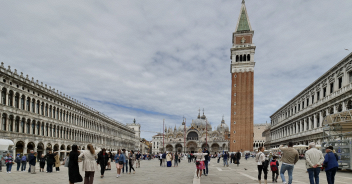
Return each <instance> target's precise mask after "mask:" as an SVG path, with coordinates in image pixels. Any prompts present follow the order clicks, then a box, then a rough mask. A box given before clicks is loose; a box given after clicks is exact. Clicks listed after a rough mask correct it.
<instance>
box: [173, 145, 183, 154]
mask: <svg viewBox="0 0 352 184" xmlns="http://www.w3.org/2000/svg"><path fill="white" fill-rule="evenodd" d="M175 148H176V150H175V151H176V152H178V153H182V152H183V146H182V145H181V144H176V146H175Z"/></svg>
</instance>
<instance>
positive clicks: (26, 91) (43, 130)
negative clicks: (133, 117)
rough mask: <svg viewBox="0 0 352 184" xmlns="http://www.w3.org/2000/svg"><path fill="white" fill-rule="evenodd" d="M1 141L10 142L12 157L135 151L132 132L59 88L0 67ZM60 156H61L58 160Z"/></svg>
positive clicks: (2, 64) (2, 65) (133, 133)
mask: <svg viewBox="0 0 352 184" xmlns="http://www.w3.org/2000/svg"><path fill="white" fill-rule="evenodd" d="M0 86H1V94H0V99H1V103H0V112H1V117H2V119H1V126H0V137H1V138H5V139H10V140H12V141H13V142H14V144H15V147H16V149H15V150H14V152H15V154H16V153H24V154H26V153H28V152H29V150H34V151H36V152H38V154H39V155H40V154H45V153H46V152H47V151H48V150H53V151H60V150H62V151H63V150H71V146H72V145H73V144H76V145H78V147H79V149H85V148H86V146H87V144H88V143H91V144H93V146H94V147H95V148H96V149H99V148H106V149H107V150H112V151H113V150H117V149H119V148H126V149H133V148H135V142H136V141H135V139H136V138H135V131H134V130H133V129H131V128H129V127H128V126H126V125H124V124H122V123H120V122H118V121H116V120H114V119H112V118H109V117H108V116H106V115H104V114H103V113H101V112H98V111H97V110H95V109H93V108H91V107H89V106H87V105H85V104H83V103H81V102H79V101H77V100H76V99H73V98H71V97H69V96H68V95H65V94H62V92H59V91H58V90H55V89H54V88H51V86H47V85H46V84H45V85H43V83H42V82H41V83H39V82H38V80H36V81H35V80H34V78H33V77H32V78H31V79H30V78H29V77H28V75H26V76H24V75H23V73H22V72H21V73H20V74H18V73H17V70H16V69H15V70H14V71H12V70H11V68H10V66H8V69H5V67H4V63H1V66H0ZM63 154H64V153H62V155H61V156H63Z"/></svg>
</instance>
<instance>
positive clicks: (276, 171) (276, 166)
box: [270, 156, 280, 183]
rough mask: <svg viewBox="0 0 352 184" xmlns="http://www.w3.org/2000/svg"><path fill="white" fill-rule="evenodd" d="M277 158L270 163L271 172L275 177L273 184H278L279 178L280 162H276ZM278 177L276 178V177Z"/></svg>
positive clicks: (274, 157)
mask: <svg viewBox="0 0 352 184" xmlns="http://www.w3.org/2000/svg"><path fill="white" fill-rule="evenodd" d="M276 159H277V156H273V158H272V160H271V161H270V170H271V174H272V177H273V183H274V182H276V183H277V178H278V177H279V166H280V165H279V162H278V161H277V160H276ZM275 175H276V176H275Z"/></svg>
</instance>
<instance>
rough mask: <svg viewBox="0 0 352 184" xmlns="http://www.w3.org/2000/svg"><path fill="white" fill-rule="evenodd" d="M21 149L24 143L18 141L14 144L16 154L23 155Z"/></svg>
mask: <svg viewBox="0 0 352 184" xmlns="http://www.w3.org/2000/svg"><path fill="white" fill-rule="evenodd" d="M23 147H24V142H22V141H18V142H17V143H16V153H20V154H22V155H23Z"/></svg>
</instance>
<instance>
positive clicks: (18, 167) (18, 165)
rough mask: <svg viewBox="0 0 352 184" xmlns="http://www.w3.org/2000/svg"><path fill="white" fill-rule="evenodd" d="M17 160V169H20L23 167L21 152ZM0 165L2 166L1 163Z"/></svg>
mask: <svg viewBox="0 0 352 184" xmlns="http://www.w3.org/2000/svg"><path fill="white" fill-rule="evenodd" d="M15 162H16V164H17V171H20V167H21V155H20V154H17V156H16V159H15ZM0 167H1V164H0Z"/></svg>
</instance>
